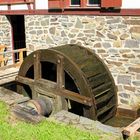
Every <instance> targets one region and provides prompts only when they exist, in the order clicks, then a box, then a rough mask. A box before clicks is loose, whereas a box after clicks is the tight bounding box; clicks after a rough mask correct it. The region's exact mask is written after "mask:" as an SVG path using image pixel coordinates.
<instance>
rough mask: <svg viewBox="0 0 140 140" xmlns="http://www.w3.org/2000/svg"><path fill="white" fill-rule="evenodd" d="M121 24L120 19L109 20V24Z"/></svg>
mask: <svg viewBox="0 0 140 140" xmlns="http://www.w3.org/2000/svg"><path fill="white" fill-rule="evenodd" d="M119 22H120V19H118V18H117V19H110V20H107V24H115V23H119Z"/></svg>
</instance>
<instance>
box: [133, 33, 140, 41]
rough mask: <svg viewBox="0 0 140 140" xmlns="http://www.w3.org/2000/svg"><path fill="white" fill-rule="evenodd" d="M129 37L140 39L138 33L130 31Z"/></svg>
mask: <svg viewBox="0 0 140 140" xmlns="http://www.w3.org/2000/svg"><path fill="white" fill-rule="evenodd" d="M131 38H132V39H136V40H140V33H131Z"/></svg>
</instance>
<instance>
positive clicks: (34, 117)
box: [12, 105, 45, 123]
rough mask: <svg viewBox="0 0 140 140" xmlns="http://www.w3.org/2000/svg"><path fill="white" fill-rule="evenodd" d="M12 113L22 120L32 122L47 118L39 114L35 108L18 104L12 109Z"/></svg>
mask: <svg viewBox="0 0 140 140" xmlns="http://www.w3.org/2000/svg"><path fill="white" fill-rule="evenodd" d="M12 115H13V116H14V117H16V118H18V119H20V120H24V121H26V122H31V123H39V122H41V121H42V120H43V119H45V117H43V116H42V115H38V114H37V112H36V111H35V110H33V108H27V107H25V106H24V107H22V106H20V105H16V106H15V107H14V108H13V109H12Z"/></svg>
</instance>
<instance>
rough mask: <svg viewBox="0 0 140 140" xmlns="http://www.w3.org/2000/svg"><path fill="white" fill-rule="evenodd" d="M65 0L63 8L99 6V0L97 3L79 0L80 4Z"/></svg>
mask: <svg viewBox="0 0 140 140" xmlns="http://www.w3.org/2000/svg"><path fill="white" fill-rule="evenodd" d="M64 1H65V6H64V7H65V8H76V7H77V8H92V7H93V8H94V7H101V4H100V1H101V0H99V4H89V3H88V1H89V0H80V5H72V4H71V0H64Z"/></svg>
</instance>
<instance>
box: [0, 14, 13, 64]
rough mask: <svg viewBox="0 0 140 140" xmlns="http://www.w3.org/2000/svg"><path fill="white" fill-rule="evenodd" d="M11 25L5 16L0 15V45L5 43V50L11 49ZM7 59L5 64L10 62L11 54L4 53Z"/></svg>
mask: <svg viewBox="0 0 140 140" xmlns="http://www.w3.org/2000/svg"><path fill="white" fill-rule="evenodd" d="M11 36H12V34H11V25H10V22H9V21H8V19H7V17H6V16H0V45H5V46H6V47H7V48H6V49H5V51H10V50H12V37H11ZM6 57H7V58H8V61H7V63H6V65H9V64H11V63H12V54H6Z"/></svg>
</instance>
